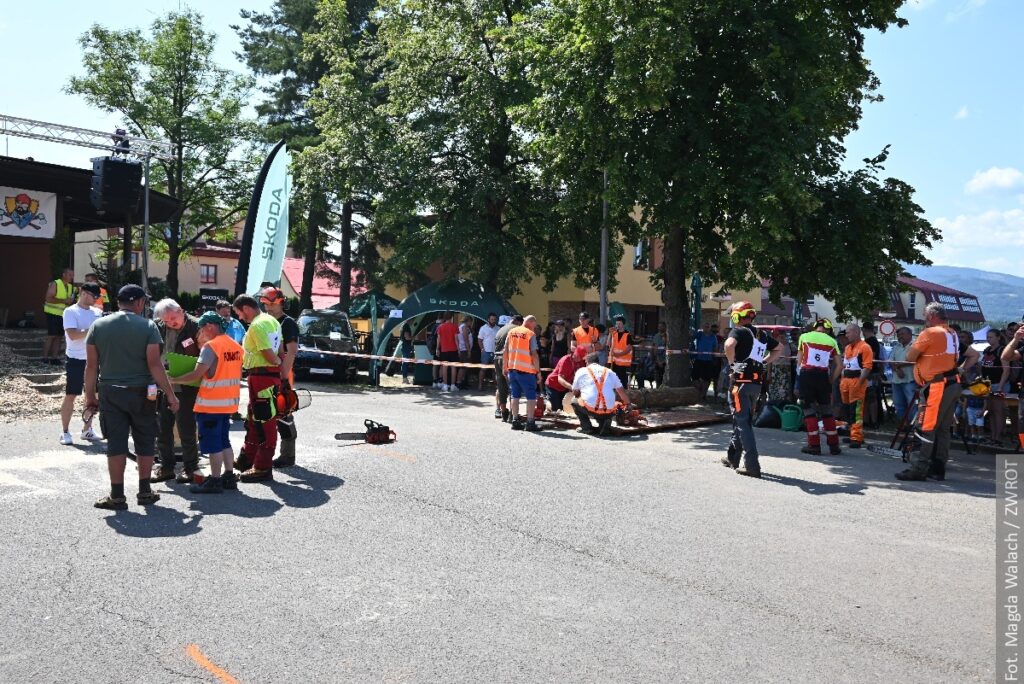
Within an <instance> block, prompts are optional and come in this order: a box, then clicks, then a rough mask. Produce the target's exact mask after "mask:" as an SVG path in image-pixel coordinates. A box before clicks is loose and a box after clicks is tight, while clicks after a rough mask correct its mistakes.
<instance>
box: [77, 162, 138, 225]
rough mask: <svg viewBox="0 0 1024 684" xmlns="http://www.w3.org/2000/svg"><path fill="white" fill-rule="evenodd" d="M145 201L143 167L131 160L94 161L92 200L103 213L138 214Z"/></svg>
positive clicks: (90, 195)
mask: <svg viewBox="0 0 1024 684" xmlns="http://www.w3.org/2000/svg"><path fill="white" fill-rule="evenodd" d="M141 198H142V164H140V163H139V162H135V161H128V160H127V159H113V158H111V157H96V158H94V159H93V160H92V190H91V191H90V192H89V200H90V201H91V202H92V205H93V206H94V207H96V211H98V212H100V213H108V212H109V213H112V214H133V215H134V214H135V212H136V211H137V210H138V208H139V200H140V199H141Z"/></svg>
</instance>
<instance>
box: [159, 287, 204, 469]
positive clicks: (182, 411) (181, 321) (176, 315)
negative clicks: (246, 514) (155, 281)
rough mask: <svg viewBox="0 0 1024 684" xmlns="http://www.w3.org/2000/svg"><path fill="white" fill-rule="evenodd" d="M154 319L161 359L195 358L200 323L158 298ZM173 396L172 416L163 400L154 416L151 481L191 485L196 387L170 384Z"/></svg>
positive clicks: (195, 453) (194, 466)
mask: <svg viewBox="0 0 1024 684" xmlns="http://www.w3.org/2000/svg"><path fill="white" fill-rule="evenodd" d="M153 319H154V320H155V321H156V327H157V330H159V331H160V337H161V338H163V341H164V349H163V357H164V360H165V362H166V359H167V355H168V354H171V353H173V354H179V355H181V356H190V357H192V358H198V356H199V349H200V347H201V346H202V344H201V343H200V341H199V324H198V323H197V322H196V319H194V318H193V317H192V316H189V315H188V314H187V313H185V310H184V309H183V308H181V305H180V304H178V302H176V301H174V300H173V299H171V298H169V297H168V298H165V299H161V300H160V301H159V302H157V303H156V304H155V305H154V306H153ZM172 386H173V387H174V393H175V394H176V395H177V397H178V403H179V408H178V411H177V412H176V413H172V412H171V410H170V409H169V408H168V406H167V401H166V399H167V398H166V397H163V398H161V399H160V400H159V401H158V402H157V416H158V419H159V424H160V432H159V435H158V437H157V451H158V452H159V455H160V464H159V466H157V467H156V468H155V469H154V470H153V482H164V481H166V480H172V479H173V480H176V481H177V482H181V483H186V482H191V481H192V478H193V476H194V474H195V472H196V471H197V470H199V435H198V432H197V431H196V417H195V413H194V411H193V407H194V406H195V403H196V395H197V394H198V393H199V387H197V386H195V385H181V384H178V383H173V385H172ZM175 427H177V428H178V438H179V439H180V440H181V462H182V469H181V472H180V473H179V474H178V476H177V477H175V475H174V464H175V463H176V462H177V460H178V459H177V456H176V455H175V454H174V428H175Z"/></svg>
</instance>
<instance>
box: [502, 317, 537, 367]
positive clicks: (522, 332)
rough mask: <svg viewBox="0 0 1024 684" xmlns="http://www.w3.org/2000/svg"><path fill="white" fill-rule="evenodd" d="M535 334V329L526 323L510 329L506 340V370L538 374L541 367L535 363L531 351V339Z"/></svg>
mask: <svg viewBox="0 0 1024 684" xmlns="http://www.w3.org/2000/svg"><path fill="white" fill-rule="evenodd" d="M533 336H534V333H533V331H532V330H530V329H529V328H527V327H526V326H525V325H519V326H516V327H515V328H512V329H511V330H509V331H508V338H507V339H506V340H505V370H507V371H519V372H520V373H530V374H533V375H536V373H537V371H538V370H539V369H538V368H537V367H536V366H534V365H533V355H532V354H531V353H530V340H532V339H533Z"/></svg>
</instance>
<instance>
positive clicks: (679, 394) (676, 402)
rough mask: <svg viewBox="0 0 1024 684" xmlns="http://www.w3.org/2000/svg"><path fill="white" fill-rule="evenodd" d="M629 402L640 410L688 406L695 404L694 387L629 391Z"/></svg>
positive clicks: (695, 390)
mask: <svg viewBox="0 0 1024 684" xmlns="http://www.w3.org/2000/svg"><path fill="white" fill-rule="evenodd" d="M629 400H630V401H632V402H633V403H634V404H636V405H637V406H639V407H640V409H641V410H645V409H653V408H670V407H672V406H690V405H692V404H696V403H697V389H696V388H695V387H659V388H657V389H653V390H652V389H643V390H636V389H631V390H629Z"/></svg>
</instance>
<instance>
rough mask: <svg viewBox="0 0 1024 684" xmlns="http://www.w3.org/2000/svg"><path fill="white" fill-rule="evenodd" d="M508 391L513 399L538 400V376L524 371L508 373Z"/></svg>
mask: <svg viewBox="0 0 1024 684" xmlns="http://www.w3.org/2000/svg"><path fill="white" fill-rule="evenodd" d="M508 390H509V394H511V395H512V398H513V399H526V401H536V400H537V374H536V373H524V372H522V371H509V372H508Z"/></svg>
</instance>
